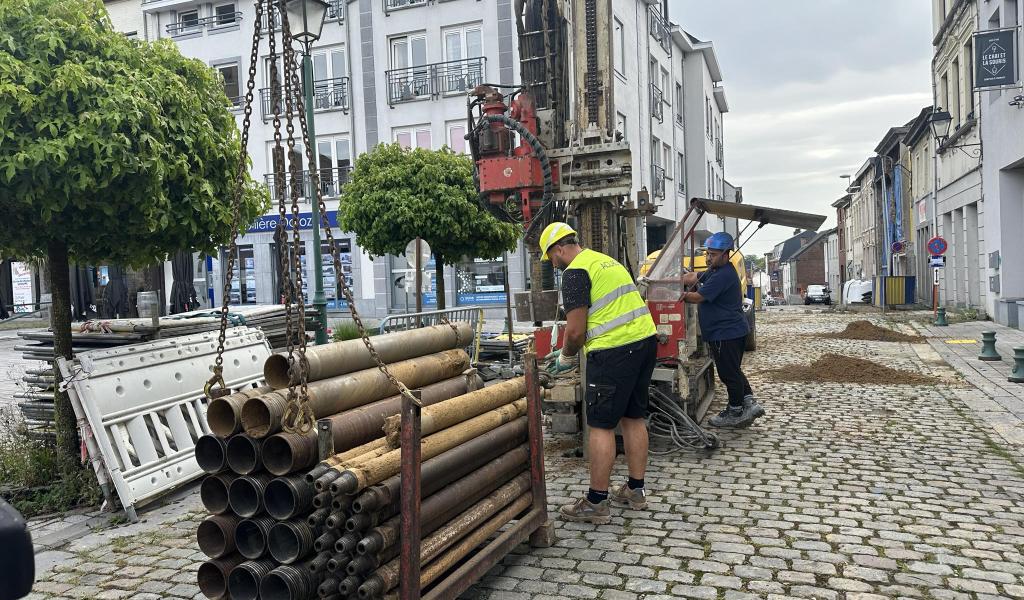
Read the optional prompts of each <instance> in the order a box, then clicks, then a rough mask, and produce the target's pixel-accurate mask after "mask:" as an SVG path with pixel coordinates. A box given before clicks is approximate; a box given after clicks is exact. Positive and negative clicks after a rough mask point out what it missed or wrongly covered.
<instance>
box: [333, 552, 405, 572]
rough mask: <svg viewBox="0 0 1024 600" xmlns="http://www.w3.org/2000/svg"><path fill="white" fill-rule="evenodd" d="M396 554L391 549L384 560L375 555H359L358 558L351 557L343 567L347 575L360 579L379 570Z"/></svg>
mask: <svg viewBox="0 0 1024 600" xmlns="http://www.w3.org/2000/svg"><path fill="white" fill-rule="evenodd" d="M396 554H397V550H396V549H394V548H391V549H390V550H389V551H388V552H387V553H386V554H385V557H384V560H381V558H378V557H377V555H375V554H360V555H359V556H354V557H352V560H351V561H350V562H349V563H348V566H347V567H345V572H346V573H348V574H349V575H355V576H357V577H360V578H362V577H363V576H364V575H366V574H367V573H370V572H372V571H374V570H375V569H377V568H379V567H380V566H381V564H383V563H384V562H385V561H387V560H391V559H392V558H394V556H395V555H396Z"/></svg>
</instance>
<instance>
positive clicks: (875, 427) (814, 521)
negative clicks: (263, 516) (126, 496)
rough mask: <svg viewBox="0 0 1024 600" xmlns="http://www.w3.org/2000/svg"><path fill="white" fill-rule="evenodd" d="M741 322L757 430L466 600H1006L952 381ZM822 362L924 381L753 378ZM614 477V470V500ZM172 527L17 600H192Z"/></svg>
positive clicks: (887, 354) (891, 346) (791, 318)
mask: <svg viewBox="0 0 1024 600" xmlns="http://www.w3.org/2000/svg"><path fill="white" fill-rule="evenodd" d="M758 318H759V332H760V336H761V339H760V340H759V348H760V350H759V351H758V352H755V353H753V354H752V355H748V361H749V365H748V374H749V375H750V376H751V383H752V384H753V386H754V388H755V391H756V392H757V393H758V394H759V396H760V397H761V399H762V401H763V402H764V404H765V407H766V409H767V410H768V415H767V416H766V417H765V418H763V419H761V420H759V421H758V422H757V424H756V425H755V426H754V427H752V428H750V429H748V430H745V431H740V432H734V433H728V434H725V435H723V441H724V442H725V445H724V447H723V448H721V449H720V450H718V451H716V452H715V453H714V454H712V455H699V454H695V453H678V454H674V455H670V456H667V457H659V458H654V459H652V464H651V469H650V472H649V473H648V476H647V487H648V489H649V495H650V500H651V506H650V509H649V510H647V511H642V512H637V511H628V510H618V509H616V510H615V512H614V519H613V522H612V524H611V525H606V526H600V527H594V526H590V525H585V524H571V523H562V522H558V524H557V536H558V541H557V543H556V544H555V545H554V547H552V548H546V549H529V548H526V547H522V548H519V549H518V550H517V551H516V553H515V554H513V555H510V556H509V557H507V558H506V559H505V560H504V561H503V564H501V565H499V566H497V567H495V568H494V569H493V570H492V572H491V573H490V574H489V575H488V576H487V577H486V578H485V579H484V580H482V581H481V582H480V583H479V584H478V585H477V586H475V587H474V588H473V589H471V590H470V591H469V592H467V594H466V597H467V598H479V599H481V600H484V599H488V600H520V599H523V600H525V599H528V598H534V599H537V600H554V599H590V598H599V599H602V600H639V599H644V600H662V599H666V598H680V597H681V598H701V599H708V600H718V599H728V600H740V599H745V598H779V599H782V598H789V597H794V598H817V599H824V600H832V599H836V600H838V599H841V598H847V599H858V600H873V599H876V598H877V599H881V598H935V599H942V600H945V599H959V598H965V599H968V598H974V599H979V600H982V599H984V600H988V599H992V598H1024V469H1022V468H1021V466H1020V465H1019V463H1016V462H1015V461H1014V458H1013V454H1011V453H1010V452H1008V451H1007V449H1006V447H1005V446H1004V445H1002V441H1001V438H999V437H998V436H997V435H996V433H995V432H994V431H993V430H992V429H991V427H990V426H989V425H988V424H987V423H986V422H984V421H983V420H981V419H980V418H979V417H977V416H976V415H975V414H974V413H973V411H972V408H971V407H970V405H968V404H967V403H965V402H964V401H963V400H962V399H961V398H960V395H959V392H962V391H964V390H967V389H969V388H968V387H967V384H966V383H965V381H964V380H963V379H962V378H960V377H958V376H957V375H956V374H955V373H954V372H953V371H952V369H950V368H949V367H948V366H946V365H945V364H942V363H941V362H940V361H937V360H932V359H931V355H929V354H928V353H922V352H921V350H922V349H927V348H928V346H927V345H924V344H922V345H918V346H917V347H915V346H913V345H910V344H899V343H883V342H862V341H847V340H835V339H824V338H820V337H815V336H813V335H812V334H821V333H827V332H831V331H838V330H841V329H842V328H843V327H844V326H845V324H846V323H847V322H848V321H850V320H853V319H855V318H864V316H863V315H844V314H836V313H829V312H822V311H804V310H803V309H799V308H787V309H783V310H774V311H772V312H770V313H762V314H761V315H759V317H758ZM902 327H904V328H905V329H907V330H908V331H909V327H907V326H902ZM825 352H838V353H843V354H848V355H851V356H857V357H861V358H867V359H870V360H874V361H876V362H879V363H882V364H885V365H888V366H891V367H894V368H899V369H905V370H910V371H916V372H920V373H925V374H931V375H934V376H936V377H939V378H941V381H940V383H939V384H938V385H934V386H918V387H911V386H905V385H861V386H852V385H848V384H836V383H823V384H816V385H812V384H804V383H790V382H782V381H774V380H772V379H771V378H770V376H769V374H768V370H770V369H772V368H775V367H778V366H781V365H785V364H793V363H807V362H810V361H812V360H814V359H815V358H817V357H818V356H819V355H821V354H823V353H825ZM922 356H923V358H922ZM564 442H565V440H558V441H557V443H555V444H551V445H550V446H549V453H548V461H547V462H548V469H549V471H548V482H549V483H548V491H549V496H550V501H551V505H552V509H553V510H554V509H556V508H557V506H558V505H559V504H562V503H566V502H569V501H571V500H574V499H575V498H576V497H578V495H579V494H581V493H583V492H584V491H585V489H586V472H585V471H586V469H585V465H584V464H583V462H582V461H580V460H577V459H569V458H563V457H562V456H561V455H560V453H558V452H556V451H555V450H556V448H564V447H565V443H564ZM624 477H625V471H624V470H623V468H622V467H621V466H620V467H618V468H617V472H616V483H617V481H618V480H619V479H622V478H624ZM186 502H194V500H187V501H186ZM196 508H198V507H196ZM184 510H186V512H184V513H183V514H181V515H180V516H179V517H177V518H175V519H171V520H170V521H167V522H163V523H157V525H158V527H150V528H148V529H146V530H145V531H144V532H143V533H133V534H130V535H119V534H118V533H117V532H119V531H121V529H115V530H113V533H110V532H105V533H100V534H92V535H91V536H88V537H87V538H83V540H80V541H77V542H75V543H73V544H71V545H69V546H68V547H66V548H64V549H63V552H65V553H66V556H65V557H64V559H63V560H61V561H59V562H58V564H57V565H56V568H54V569H52V570H49V571H47V572H45V573H44V574H43V575H42V576H41V577H40V583H39V584H38V585H37V588H36V589H37V592H38V593H36V594H34V596H33V597H34V598H51V597H96V598H105V597H111V598H120V597H132V598H179V597H180V598H187V597H196V596H195V595H196V593H197V592H198V590H197V589H196V588H195V586H194V573H195V569H196V565H197V563H198V561H199V560H200V559H201V555H200V554H199V553H198V551H197V550H196V546H195V541H194V537H193V536H194V530H195V526H196V524H197V522H198V520H199V519H200V518H201V515H200V514H199V512H198V511H197V510H195V511H193V510H192V509H191V508H188V507H186V508H185V509H184ZM113 535H119V537H117V538H116V539H112V538H111V536H113Z"/></svg>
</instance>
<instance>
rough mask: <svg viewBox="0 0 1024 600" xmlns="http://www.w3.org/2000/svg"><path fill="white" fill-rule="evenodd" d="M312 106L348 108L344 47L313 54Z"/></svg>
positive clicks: (325, 108)
mask: <svg viewBox="0 0 1024 600" xmlns="http://www.w3.org/2000/svg"><path fill="white" fill-rule="evenodd" d="M312 58H313V90H314V97H313V106H314V108H316V109H317V110H327V109H337V108H348V97H347V96H348V94H347V90H346V86H345V80H344V77H345V73H346V70H347V68H348V63H347V62H346V60H345V48H344V47H340V48H331V49H328V50H324V51H322V52H315V53H314V54H313V57H312Z"/></svg>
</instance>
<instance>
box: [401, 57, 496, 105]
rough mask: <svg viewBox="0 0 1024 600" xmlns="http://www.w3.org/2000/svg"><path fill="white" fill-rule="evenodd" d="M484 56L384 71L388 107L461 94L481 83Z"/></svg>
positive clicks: (484, 64) (485, 60)
mask: <svg viewBox="0 0 1024 600" xmlns="http://www.w3.org/2000/svg"><path fill="white" fill-rule="evenodd" d="M486 63H487V59H486V58H484V57H479V58H467V59H464V60H453V61H448V62H442V63H433V64H428V65H422V66H417V67H408V68H405V69H392V70H390V71H387V73H386V74H385V75H386V81H387V86H388V104H389V105H390V106H394V105H395V104H401V103H403V102H415V101H417V100H427V99H430V98H437V97H439V96H445V95H448V94H464V93H466V92H468V91H469V90H471V89H473V88H475V87H476V86H478V85H480V84H481V83H483V81H484V73H485V66H486Z"/></svg>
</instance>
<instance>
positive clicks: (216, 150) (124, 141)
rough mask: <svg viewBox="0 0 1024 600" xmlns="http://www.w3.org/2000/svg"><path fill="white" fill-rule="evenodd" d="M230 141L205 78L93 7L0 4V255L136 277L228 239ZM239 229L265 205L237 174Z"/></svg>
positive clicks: (204, 70)
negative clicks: (179, 253)
mask: <svg viewBox="0 0 1024 600" xmlns="http://www.w3.org/2000/svg"><path fill="white" fill-rule="evenodd" d="M239 149H240V136H239V134H238V128H237V126H236V123H235V118H234V116H233V115H232V114H231V112H230V111H229V110H228V101H227V98H226V97H225V95H224V90H223V87H222V85H221V83H220V80H219V79H218V76H217V74H216V73H215V72H214V71H213V69H211V68H209V67H208V66H206V65H205V64H203V63H202V62H200V61H198V60H193V59H186V58H184V57H182V56H181V54H180V52H179V51H178V50H177V47H176V46H175V45H174V44H173V43H171V42H169V41H167V40H161V41H158V42H156V43H145V42H139V41H134V40H129V39H127V38H125V37H124V36H123V35H121V34H119V33H117V32H115V31H114V30H113V29H112V27H111V25H110V22H109V19H108V17H107V14H106V10H105V9H104V7H103V3H102V2H100V0H60V1H57V0H3V1H2V2H0V209H2V214H3V219H2V220H0V251H2V252H5V253H8V254H13V255H16V256H22V257H26V256H39V255H42V254H43V253H45V251H46V248H47V243H48V242H50V241H59V242H64V243H66V244H67V246H68V249H69V254H70V256H71V257H72V258H73V259H76V260H78V261H81V262H98V261H113V262H119V263H123V264H130V265H135V266H141V265H146V264H152V263H153V262H155V261H158V260H163V259H164V258H165V257H166V255H167V254H169V253H171V252H174V251H176V250H179V249H182V248H195V249H197V250H201V251H204V252H210V251H213V250H214V249H215V248H216V247H217V245H219V244H223V243H226V242H227V241H229V239H230V236H231V221H232V209H231V205H232V201H233V198H234V194H235V192H234V189H235V187H236V185H235V181H236V173H237V170H238V156H239ZM246 180H247V182H246V192H245V194H244V202H243V206H242V210H241V219H240V226H244V225H246V224H248V223H250V222H251V221H252V220H253V219H254V218H256V217H257V216H258V215H259V214H260V213H261V211H262V210H263V209H264V207H265V206H266V205H267V194H266V192H265V190H264V189H263V188H262V187H261V186H257V185H256V184H254V183H253V182H252V180H251V179H249V177H248V175H246Z"/></svg>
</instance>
